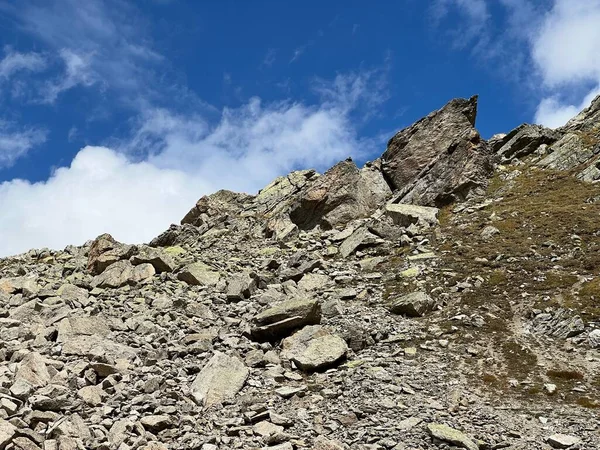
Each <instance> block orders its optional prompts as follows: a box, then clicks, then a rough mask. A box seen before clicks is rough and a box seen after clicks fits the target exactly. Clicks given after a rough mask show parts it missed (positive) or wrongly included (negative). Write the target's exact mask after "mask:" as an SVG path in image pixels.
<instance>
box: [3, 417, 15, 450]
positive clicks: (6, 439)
mask: <svg viewBox="0 0 600 450" xmlns="http://www.w3.org/2000/svg"><path fill="white" fill-rule="evenodd" d="M16 432H17V427H15V426H14V425H12V424H11V423H10V422H7V421H6V420H4V419H0V450H4V449H5V448H6V446H7V445H8V444H10V442H11V441H12V439H13V437H14V436H15V434H16Z"/></svg>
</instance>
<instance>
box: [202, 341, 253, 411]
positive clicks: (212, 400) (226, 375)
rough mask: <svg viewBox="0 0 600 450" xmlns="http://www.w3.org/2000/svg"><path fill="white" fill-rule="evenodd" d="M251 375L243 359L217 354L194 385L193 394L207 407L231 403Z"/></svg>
mask: <svg viewBox="0 0 600 450" xmlns="http://www.w3.org/2000/svg"><path fill="white" fill-rule="evenodd" d="M249 373H250V371H249V370H248V368H247V367H246V366H245V364H244V362H243V361H242V360H241V359H239V358H237V357H235V356H227V355H225V354H224V353H220V352H215V354H214V356H213V357H212V358H211V359H210V361H209V362H208V363H207V364H206V366H204V367H203V368H202V370H201V371H200V373H199V374H198V376H197V377H196V379H195V380H194V382H193V383H192V386H191V394H192V396H193V397H194V400H195V401H196V402H197V403H198V404H202V405H203V406H205V407H210V406H213V405H216V404H218V403H223V402H227V401H231V400H233V398H234V397H235V395H236V394H237V393H238V392H239V391H240V390H241V389H242V387H243V386H244V383H245V382H246V378H248V375H249Z"/></svg>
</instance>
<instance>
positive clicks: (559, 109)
mask: <svg viewBox="0 0 600 450" xmlns="http://www.w3.org/2000/svg"><path fill="white" fill-rule="evenodd" d="M598 95H600V87H598V88H596V89H593V90H592V91H590V92H589V93H588V94H587V95H586V96H585V98H584V99H583V101H582V102H581V103H579V104H578V105H570V104H565V103H562V102H561V101H560V100H559V99H558V98H557V97H548V98H545V99H543V100H542V101H541V102H540V104H539V105H538V108H537V111H536V113H535V122H536V123H539V124H542V125H544V126H547V127H549V128H558V127H561V126H563V125H564V124H566V123H567V122H568V121H569V120H571V119H572V118H573V117H575V116H576V115H577V114H579V112H580V111H581V110H583V109H585V108H587V107H588V106H590V104H591V103H592V100H594V98H596V96H598Z"/></svg>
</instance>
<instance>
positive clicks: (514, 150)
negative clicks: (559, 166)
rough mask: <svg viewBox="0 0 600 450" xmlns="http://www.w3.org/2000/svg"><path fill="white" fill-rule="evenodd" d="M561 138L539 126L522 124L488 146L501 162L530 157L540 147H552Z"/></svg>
mask: <svg viewBox="0 0 600 450" xmlns="http://www.w3.org/2000/svg"><path fill="white" fill-rule="evenodd" d="M561 137H562V134H561V133H560V132H558V131H555V130H551V129H549V128H545V127H542V126H540V125H529V124H523V125H520V126H519V127H517V128H515V129H514V130H512V131H511V132H510V133H508V134H507V135H505V136H504V137H502V138H501V139H498V140H496V141H495V142H494V143H493V144H490V145H491V147H492V151H493V152H494V153H496V154H497V155H498V156H499V157H500V158H501V160H502V161H510V160H512V159H513V158H523V157H524V156H527V155H530V154H532V153H533V152H535V151H537V150H538V149H539V148H540V147H541V146H548V145H552V144H554V143H555V142H556V141H558V140H559V139H560V138H561Z"/></svg>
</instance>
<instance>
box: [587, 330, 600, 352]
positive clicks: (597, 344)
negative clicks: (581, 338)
mask: <svg viewBox="0 0 600 450" xmlns="http://www.w3.org/2000/svg"><path fill="white" fill-rule="evenodd" d="M588 342H589V343H590V347H592V348H600V330H598V329H596V330H592V331H590V334H589V335H588Z"/></svg>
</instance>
